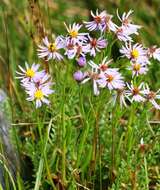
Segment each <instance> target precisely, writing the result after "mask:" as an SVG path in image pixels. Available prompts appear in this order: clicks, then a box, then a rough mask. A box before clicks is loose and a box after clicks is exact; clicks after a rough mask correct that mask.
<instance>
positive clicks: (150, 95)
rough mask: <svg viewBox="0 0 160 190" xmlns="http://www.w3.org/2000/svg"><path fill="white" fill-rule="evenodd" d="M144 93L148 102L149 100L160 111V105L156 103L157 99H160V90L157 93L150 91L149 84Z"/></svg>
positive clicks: (146, 85) (145, 86)
mask: <svg viewBox="0 0 160 190" xmlns="http://www.w3.org/2000/svg"><path fill="white" fill-rule="evenodd" d="M143 93H144V95H145V97H146V100H148V101H149V102H150V103H151V104H152V105H153V106H154V107H155V108H156V109H158V110H160V105H159V104H157V102H156V99H160V89H159V90H158V91H157V92H154V91H151V90H150V89H149V86H148V84H145V85H144V90H143Z"/></svg>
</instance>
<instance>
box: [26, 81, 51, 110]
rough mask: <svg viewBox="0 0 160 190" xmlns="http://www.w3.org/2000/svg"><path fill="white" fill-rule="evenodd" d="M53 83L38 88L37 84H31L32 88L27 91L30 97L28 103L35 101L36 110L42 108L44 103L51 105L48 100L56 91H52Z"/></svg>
mask: <svg viewBox="0 0 160 190" xmlns="http://www.w3.org/2000/svg"><path fill="white" fill-rule="evenodd" d="M50 85H51V83H50V82H48V83H45V84H43V85H39V86H36V85H35V84H31V85H30V88H28V89H27V94H28V95H29V97H28V98H27V100H28V101H35V102H36V108H39V107H41V106H42V103H45V104H47V105H48V104H49V103H50V101H49V100H48V99H47V98H48V96H49V95H50V94H52V93H53V92H54V91H53V90H51V89H50Z"/></svg>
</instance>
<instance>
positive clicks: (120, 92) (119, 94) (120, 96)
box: [113, 88, 127, 108]
mask: <svg viewBox="0 0 160 190" xmlns="http://www.w3.org/2000/svg"><path fill="white" fill-rule="evenodd" d="M116 101H119V103H120V106H121V108H122V107H123V106H125V107H127V103H126V90H125V88H122V89H117V90H116V91H115V94H114V95H113V104H114V105H115V103H116Z"/></svg>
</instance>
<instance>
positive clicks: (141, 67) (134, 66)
mask: <svg viewBox="0 0 160 190" xmlns="http://www.w3.org/2000/svg"><path fill="white" fill-rule="evenodd" d="M128 69H129V70H131V71H132V77H134V76H138V75H143V74H144V75H145V74H146V73H147V71H148V68H147V66H146V64H141V63H136V62H135V63H131V66H130V67H129V68H128Z"/></svg>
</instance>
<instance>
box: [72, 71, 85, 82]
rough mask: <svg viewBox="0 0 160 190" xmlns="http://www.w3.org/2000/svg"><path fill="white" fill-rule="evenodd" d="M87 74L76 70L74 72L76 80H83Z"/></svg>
mask: <svg viewBox="0 0 160 190" xmlns="http://www.w3.org/2000/svg"><path fill="white" fill-rule="evenodd" d="M84 77H85V75H84V73H83V72H82V71H76V72H75V73H74V74H73V78H74V79H75V80H76V81H82V80H83V79H84Z"/></svg>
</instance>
